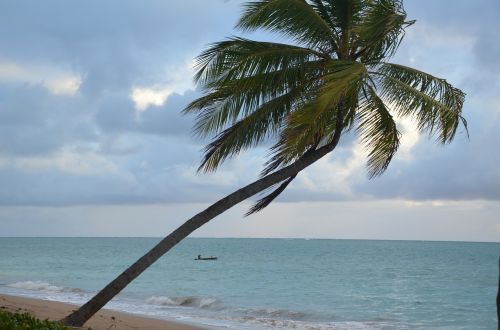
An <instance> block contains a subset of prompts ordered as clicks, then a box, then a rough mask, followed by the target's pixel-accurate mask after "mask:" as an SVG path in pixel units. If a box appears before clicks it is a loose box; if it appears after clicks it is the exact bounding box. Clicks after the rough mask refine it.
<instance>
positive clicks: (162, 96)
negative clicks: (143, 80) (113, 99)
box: [130, 87, 172, 111]
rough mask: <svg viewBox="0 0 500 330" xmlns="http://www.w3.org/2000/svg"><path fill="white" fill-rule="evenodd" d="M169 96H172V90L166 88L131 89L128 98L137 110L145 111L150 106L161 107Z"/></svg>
mask: <svg viewBox="0 0 500 330" xmlns="http://www.w3.org/2000/svg"><path fill="white" fill-rule="evenodd" d="M170 94H172V90H170V89H169V88H168V87H143V88H141V87H135V88H133V89H132V93H131V95H130V97H131V98H132V101H134V103H135V108H136V109H137V110H139V111H145V110H146V109H147V108H148V107H150V106H152V105H155V106H161V105H163V104H164V103H165V101H166V100H167V98H168V96H169V95H170Z"/></svg>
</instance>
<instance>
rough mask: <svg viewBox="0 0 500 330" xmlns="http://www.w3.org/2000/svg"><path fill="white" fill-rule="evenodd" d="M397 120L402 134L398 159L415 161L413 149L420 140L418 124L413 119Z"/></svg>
mask: <svg viewBox="0 0 500 330" xmlns="http://www.w3.org/2000/svg"><path fill="white" fill-rule="evenodd" d="M395 120H396V124H397V125H398V129H399V130H400V131H401V133H402V136H401V139H400V142H399V150H398V152H397V154H396V158H397V159H400V160H404V161H411V160H412V159H413V156H412V149H413V147H415V145H416V144H417V143H418V141H419V140H420V133H419V132H418V128H417V124H416V123H415V121H414V120H412V119H411V118H396V119H395Z"/></svg>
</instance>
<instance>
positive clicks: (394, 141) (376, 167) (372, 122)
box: [357, 84, 400, 178]
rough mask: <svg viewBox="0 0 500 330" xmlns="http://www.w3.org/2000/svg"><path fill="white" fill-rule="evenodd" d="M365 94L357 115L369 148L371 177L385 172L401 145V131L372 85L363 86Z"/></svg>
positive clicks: (365, 142) (362, 134)
mask: <svg viewBox="0 0 500 330" xmlns="http://www.w3.org/2000/svg"><path fill="white" fill-rule="evenodd" d="M363 93H364V95H365V97H364V100H363V102H362V103H361V104H360V109H359V112H358V115H357V121H358V122H359V124H358V128H357V129H358V133H359V134H360V137H361V143H363V145H364V146H365V147H366V148H367V149H368V150H369V153H368V163H367V167H368V174H369V177H370V178H373V177H376V176H379V175H381V174H382V173H384V171H385V170H386V169H387V167H388V166H389V163H390V162H391V160H392V157H393V156H394V154H395V153H396V151H397V150H398V147H399V137H400V133H399V132H398V129H397V127H396V123H395V121H394V119H393V117H392V116H391V114H390V112H389V110H388V109H387V107H386V105H385V104H384V102H383V101H382V100H381V99H380V98H379V97H378V96H377V93H376V92H375V90H374V89H373V87H371V86H370V85H368V84H366V85H365V86H363Z"/></svg>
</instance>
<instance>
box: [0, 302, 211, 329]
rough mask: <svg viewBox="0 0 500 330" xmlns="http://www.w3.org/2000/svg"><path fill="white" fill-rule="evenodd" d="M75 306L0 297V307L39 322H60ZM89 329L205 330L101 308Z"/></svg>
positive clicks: (86, 325) (88, 323)
mask: <svg viewBox="0 0 500 330" xmlns="http://www.w3.org/2000/svg"><path fill="white" fill-rule="evenodd" d="M75 307H76V306H75V305H71V304H66V303H61V302H56V301H49V300H40V299H32V298H25V297H15V296H9V295H0V308H2V309H4V310H8V311H11V312H18V313H24V312H28V313H30V314H32V315H34V316H36V317H37V318H39V319H42V320H43V319H49V320H60V319H61V318H63V317H64V316H66V315H68V314H69V312H70V311H71V310H74V309H75ZM88 327H90V328H92V329H94V330H108V329H119V330H122V329H123V330H129V329H130V330H140V329H147V330H160V329H169V330H203V329H205V330H206V329H207V328H203V327H199V326H195V325H189V324H182V323H178V322H173V321H164V320H157V319H152V318H147V317H141V316H137V315H133V314H127V313H121V312H116V311H112V310H106V309H103V310H102V311H101V312H99V313H97V314H96V315H94V316H93V317H92V318H91V319H90V320H89V321H88V322H87V323H85V327H84V329H87V328H88Z"/></svg>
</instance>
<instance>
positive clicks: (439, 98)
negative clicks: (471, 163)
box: [371, 63, 467, 143]
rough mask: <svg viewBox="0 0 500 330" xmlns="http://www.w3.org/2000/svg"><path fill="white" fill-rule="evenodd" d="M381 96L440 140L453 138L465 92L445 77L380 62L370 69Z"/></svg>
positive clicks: (462, 119) (420, 127)
mask: <svg viewBox="0 0 500 330" xmlns="http://www.w3.org/2000/svg"><path fill="white" fill-rule="evenodd" d="M371 73H372V74H373V76H374V77H375V80H376V81H377V83H378V86H379V87H380V89H381V96H382V98H383V99H385V100H386V102H387V103H388V104H390V105H391V107H392V108H393V109H394V110H395V111H396V112H397V113H398V115H400V116H403V117H408V116H409V117H412V118H414V119H415V120H416V122H417V124H418V128H419V129H420V130H421V131H426V132H428V133H429V135H437V136H438V138H439V140H440V141H441V142H442V143H448V142H451V140H453V138H454V136H455V133H456V131H457V128H458V125H459V124H460V123H462V124H463V125H464V127H465V129H466V131H467V122H466V120H465V119H464V118H463V117H462V107H463V103H464V100H465V93H463V92H462V91H461V90H459V89H458V88H455V87H453V86H452V85H451V84H449V83H448V82H447V81H446V80H444V79H440V78H436V77H434V76H432V75H430V74H427V73H425V72H422V71H419V70H416V69H413V68H409V67H406V66H403V65H398V64H391V63H380V64H379V65H378V66H377V68H376V71H373V72H371Z"/></svg>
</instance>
